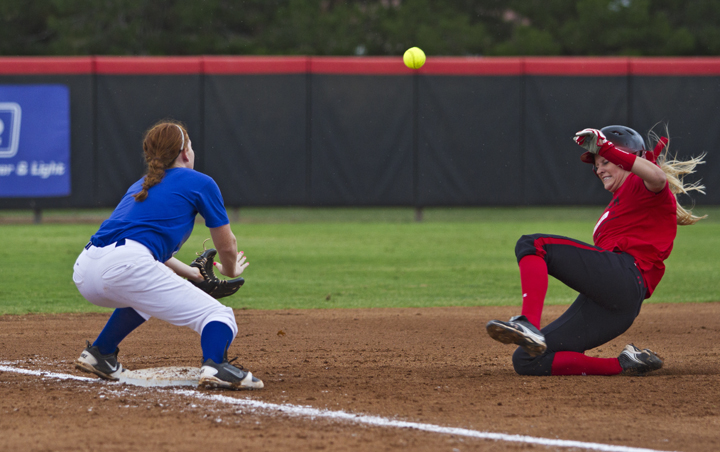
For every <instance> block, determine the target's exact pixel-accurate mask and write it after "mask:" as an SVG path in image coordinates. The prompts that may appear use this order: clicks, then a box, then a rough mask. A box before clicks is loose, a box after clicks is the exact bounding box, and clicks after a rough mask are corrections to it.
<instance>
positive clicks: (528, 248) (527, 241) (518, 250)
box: [515, 234, 543, 262]
mask: <svg viewBox="0 0 720 452" xmlns="http://www.w3.org/2000/svg"><path fill="white" fill-rule="evenodd" d="M542 236H543V234H530V235H523V236H522V237H520V238H519V239H518V241H517V243H516V244H515V257H517V261H518V262H520V259H522V258H523V257H525V256H535V255H537V253H538V251H537V248H536V247H535V241H536V240H537V239H538V238H540V237H542Z"/></svg>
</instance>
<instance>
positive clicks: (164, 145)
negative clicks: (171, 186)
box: [133, 120, 188, 202]
mask: <svg viewBox="0 0 720 452" xmlns="http://www.w3.org/2000/svg"><path fill="white" fill-rule="evenodd" d="M187 142H188V139H187V131H186V130H185V127H183V125H182V124H180V123H178V122H175V121H172V120H170V121H168V120H165V121H160V122H159V123H157V124H155V125H154V126H152V127H151V128H150V129H149V130H148V131H147V132H145V137H144V139H143V154H144V155H145V164H146V165H147V174H145V179H144V180H143V184H142V190H140V191H139V192H138V193H136V194H134V195H133V197H134V198H135V201H137V202H142V201H144V200H145V199H146V198H147V196H148V190H149V189H150V188H151V187H154V186H155V185H157V184H159V183H160V181H162V180H163V177H165V170H167V169H169V168H170V167H171V166H172V164H173V162H175V159H177V158H178V156H179V155H180V153H181V152H182V151H183V149H185V146H186V145H187Z"/></svg>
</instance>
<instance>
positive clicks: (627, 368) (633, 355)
mask: <svg viewBox="0 0 720 452" xmlns="http://www.w3.org/2000/svg"><path fill="white" fill-rule="evenodd" d="M618 361H620V367H622V372H621V375H644V374H646V373H648V372H652V371H653V370H658V369H660V368H661V367H662V366H663V362H662V360H661V359H660V357H659V356H658V355H656V354H655V353H653V351H652V350H648V349H647V348H646V349H643V350H640V349H639V348H637V347H635V345H633V344H628V345H626V346H625V349H623V351H622V353H620V356H618Z"/></svg>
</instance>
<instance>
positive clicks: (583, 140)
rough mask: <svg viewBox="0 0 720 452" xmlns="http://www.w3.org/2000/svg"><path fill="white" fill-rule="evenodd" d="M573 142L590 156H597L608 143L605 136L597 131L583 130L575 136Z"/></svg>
mask: <svg viewBox="0 0 720 452" xmlns="http://www.w3.org/2000/svg"><path fill="white" fill-rule="evenodd" d="M573 141H575V142H576V143H577V144H579V145H580V146H581V147H582V148H583V149H585V150H587V151H588V152H590V153H591V154H597V153H598V152H599V151H600V148H602V147H603V145H605V144H607V143H609V141H608V139H607V138H605V135H604V134H603V133H602V132H601V131H599V130H598V129H583V130H581V131H579V132H578V133H576V134H575V136H574V137H573Z"/></svg>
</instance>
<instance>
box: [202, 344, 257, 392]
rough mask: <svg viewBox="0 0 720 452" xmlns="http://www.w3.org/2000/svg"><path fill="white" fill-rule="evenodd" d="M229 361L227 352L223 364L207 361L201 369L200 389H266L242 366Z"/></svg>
mask: <svg viewBox="0 0 720 452" xmlns="http://www.w3.org/2000/svg"><path fill="white" fill-rule="evenodd" d="M235 359H237V358H233V359H232V360H231V361H228V359H227V351H226V352H225V357H224V359H223V362H221V363H220V364H218V363H216V362H215V361H213V360H212V359H207V360H206V361H205V362H204V363H203V365H202V367H201V368H200V387H202V388H227V389H262V388H264V387H265V385H264V384H263V382H262V380H260V379H258V378H255V377H253V374H252V372H249V371H246V370H245V369H243V367H242V366H239V367H236V366H233V365H232V364H230V363H231V362H233V361H235Z"/></svg>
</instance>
